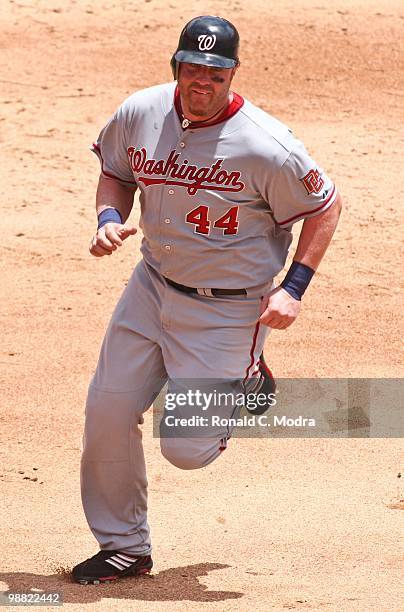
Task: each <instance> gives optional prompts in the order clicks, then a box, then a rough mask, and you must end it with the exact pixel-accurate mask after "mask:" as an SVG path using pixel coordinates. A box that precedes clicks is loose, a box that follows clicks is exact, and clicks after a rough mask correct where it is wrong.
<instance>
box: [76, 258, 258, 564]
mask: <svg viewBox="0 0 404 612" xmlns="http://www.w3.org/2000/svg"><path fill="white" fill-rule="evenodd" d="M262 294H263V292H262V293H261V295H262ZM259 308H260V295H259V293H258V294H257V295H255V296H253V297H249V296H247V297H239V296H237V297H236V296H231V297H225V298H222V297H204V296H203V297H201V296H199V295H195V294H185V293H182V292H180V291H178V290H177V289H174V288H172V287H171V286H169V285H167V283H166V282H165V280H164V279H163V278H162V277H161V276H160V275H159V274H158V273H157V272H156V271H155V270H154V269H153V268H151V267H150V266H148V265H147V264H146V263H145V262H144V261H143V260H142V261H141V262H140V263H139V264H138V265H137V266H136V268H135V270H134V272H133V274H132V276H131V278H130V280H129V282H128V285H127V287H126V288H125V290H124V292H123V294H122V297H121V298H120V300H119V302H118V304H117V306H116V308H115V311H114V313H113V316H112V318H111V321H110V324H109V326H108V329H107V332H106V335H105V338H104V342H103V344H102V348H101V354H100V358H99V362H98V365H97V369H96V372H95V375H94V377H93V379H92V381H91V384H90V387H89V391H88V397H87V404H86V411H85V429H84V437H83V454H82V460H81V494H82V502H83V507H84V512H85V515H86V518H87V521H88V524H89V526H90V529H91V531H92V532H93V534H94V536H95V537H96V539H97V540H98V542H99V545H100V548H101V549H105V550H121V551H126V552H128V553H132V554H135V555H146V554H150V552H151V543H150V531H149V525H148V522H147V478H146V466H145V459H144V453H143V445H142V432H141V429H140V427H139V425H141V424H142V423H143V413H144V412H145V411H147V410H148V408H149V407H150V406H151V405H152V403H153V401H154V400H155V398H156V396H157V395H158V393H159V392H160V390H161V389H162V387H163V386H164V384H165V383H166V381H168V385H169V389H170V384H171V385H175V383H174V382H173V381H177V380H179V379H185V380H186V379H193V380H194V381H195V380H199V379H200V380H201V381H203V379H208V380H210V379H226V380H240V379H241V380H242V379H244V377H245V376H246V372H247V371H248V369H249V367H251V364H252V363H253V362H254V363H255V362H256V361H257V360H258V358H259V356H260V354H261V352H262V350H263V346H264V341H265V337H266V334H267V332H268V328H266V327H264V326H260V325H257V319H258V316H259ZM220 409H221V410H222V408H220ZM181 412H182V414H186V407H185V408H184V407H183V408H181ZM222 414H223V416H226V417H230V416H234V414H235V408H234V406H231V405H230V406H226V407H224V408H223V412H222ZM230 433H231V431H230V429H229V428H228V427H216V428H207V430H206V432H205V431H204V433H203V435H201V436H200V437H195V436H190V437H184V435H181V436H179V437H172V436H170V437H161V438H160V445H161V452H162V454H163V455H164V457H165V458H166V459H167V460H168V461H170V462H171V463H172V464H173V465H175V466H177V467H179V468H181V469H195V468H201V467H204V466H206V465H208V464H209V463H211V462H212V461H214V459H216V458H217V457H218V456H219V455H220V454H221V452H222V450H223V449H224V448H226V443H227V439H228V438H229V436H230Z"/></svg>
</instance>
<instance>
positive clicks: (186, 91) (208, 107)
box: [178, 62, 236, 121]
mask: <svg viewBox="0 0 404 612" xmlns="http://www.w3.org/2000/svg"><path fill="white" fill-rule="evenodd" d="M235 72H236V68H214V67H212V66H203V65H200V64H188V63H186V62H181V63H180V65H179V74H178V87H179V90H180V94H181V103H182V108H183V111H184V115H185V117H186V118H187V119H191V120H192V121H204V120H206V119H209V117H212V116H213V115H215V114H216V113H217V112H218V111H219V110H220V109H221V108H223V106H224V105H225V104H226V101H227V98H228V95H229V89H230V84H231V82H232V80H233V76H234V73H235Z"/></svg>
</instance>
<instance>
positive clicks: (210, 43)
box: [198, 34, 216, 51]
mask: <svg viewBox="0 0 404 612" xmlns="http://www.w3.org/2000/svg"><path fill="white" fill-rule="evenodd" d="M215 42H216V34H201V35H200V36H198V43H199V51H210V50H211V49H212V48H213V47H214V46H215Z"/></svg>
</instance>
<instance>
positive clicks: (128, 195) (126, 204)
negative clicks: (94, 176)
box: [95, 175, 135, 223]
mask: <svg viewBox="0 0 404 612" xmlns="http://www.w3.org/2000/svg"><path fill="white" fill-rule="evenodd" d="M134 194H135V188H134V187H130V186H128V187H125V186H124V185H122V183H119V182H118V181H115V180H114V179H107V178H105V177H104V176H102V175H100V178H99V181H98V187H97V196H96V204H95V206H96V210H97V215H99V214H100V212H101V211H103V210H105V208H109V207H113V208H117V209H118V210H119V212H120V213H121V217H122V220H123V222H124V223H125V221H126V219H127V218H128V217H129V215H130V212H131V210H132V206H133V196H134Z"/></svg>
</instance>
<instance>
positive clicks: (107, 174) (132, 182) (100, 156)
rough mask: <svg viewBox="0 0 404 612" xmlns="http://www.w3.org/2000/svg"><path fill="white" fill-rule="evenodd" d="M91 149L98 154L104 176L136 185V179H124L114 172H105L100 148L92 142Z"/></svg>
mask: <svg viewBox="0 0 404 612" xmlns="http://www.w3.org/2000/svg"><path fill="white" fill-rule="evenodd" d="M91 148H92V150H93V151H95V153H96V155H97V156H98V158H99V160H100V162H101V172H102V174H103V175H104V176H106V177H107V178H112V179H115V180H116V181H122V183H129V185H136V186H137V183H136V181H125V179H121V178H119V176H115V175H114V174H111V173H110V172H106V171H105V170H104V160H103V157H102V154H101V149H100V147H99V146H98V145H97V144H96V143H95V142H94V143H93V146H92V147H91Z"/></svg>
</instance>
